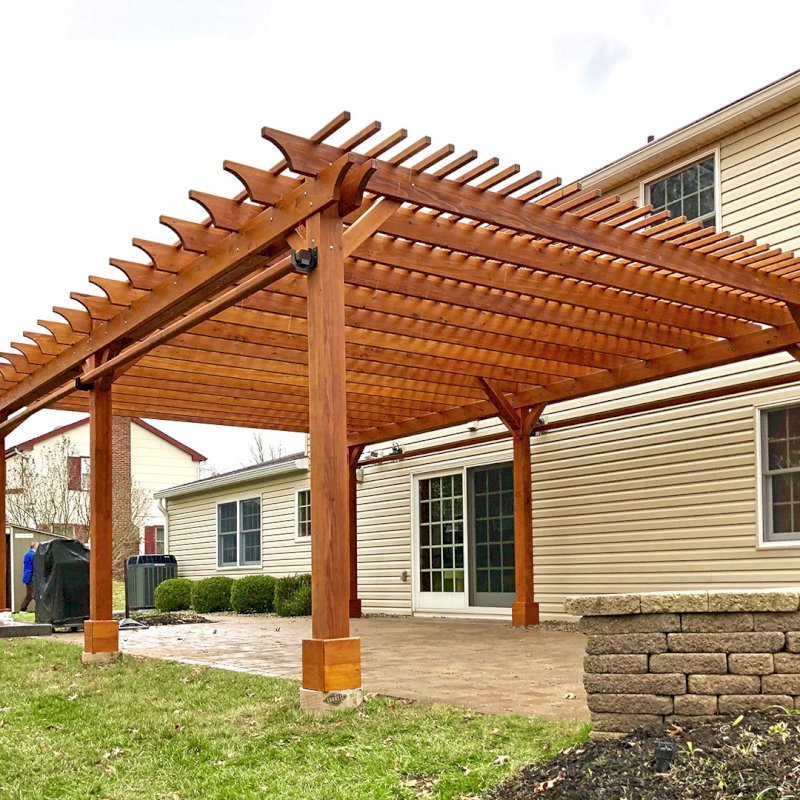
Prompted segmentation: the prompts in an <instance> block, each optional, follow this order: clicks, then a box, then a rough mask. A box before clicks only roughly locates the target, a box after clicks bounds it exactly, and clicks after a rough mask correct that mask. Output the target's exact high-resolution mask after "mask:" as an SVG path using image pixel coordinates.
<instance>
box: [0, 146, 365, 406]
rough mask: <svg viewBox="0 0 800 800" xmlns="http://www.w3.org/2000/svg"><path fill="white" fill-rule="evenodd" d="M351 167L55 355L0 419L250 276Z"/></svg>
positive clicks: (318, 181) (5, 400)
mask: <svg viewBox="0 0 800 800" xmlns="http://www.w3.org/2000/svg"><path fill="white" fill-rule="evenodd" d="M362 163H363V159H362ZM353 165H354V158H353V157H352V156H349V155H348V156H345V157H343V158H342V159H339V160H337V162H336V163H335V164H333V165H331V166H330V168H328V169H326V170H323V171H322V172H321V173H320V175H319V177H318V178H315V179H311V180H310V181H307V182H303V184H301V185H300V186H298V187H297V188H296V189H294V190H293V191H292V192H290V193H289V194H288V195H287V196H286V197H285V198H284V199H282V200H280V201H279V202H278V203H277V204H276V205H275V206H274V207H272V208H270V209H266V210H265V211H262V212H261V213H260V214H259V215H258V217H255V218H254V219H253V220H251V221H250V222H248V223H247V225H245V226H244V227H243V228H242V229H241V230H240V231H239V233H236V234H230V235H229V236H228V237H226V238H225V239H224V240H223V241H221V242H220V243H219V244H217V245H215V246H214V247H213V248H212V249H211V250H209V252H208V253H207V254H206V255H200V256H198V257H197V259H196V260H195V262H194V263H193V264H191V265H190V266H189V267H187V268H185V269H184V270H182V271H181V273H180V275H178V276H177V278H176V279H175V281H174V282H173V283H170V284H162V285H159V286H158V287H156V288H155V289H153V291H152V292H151V293H149V294H148V296H146V297H143V298H141V299H139V300H137V301H136V302H135V303H133V304H132V305H131V307H130V310H129V311H128V312H127V313H123V314H119V315H117V316H116V317H114V318H113V319H111V320H109V321H108V323H107V324H105V325H103V326H102V327H100V328H98V330H97V331H94V332H93V333H91V334H89V335H88V336H87V337H86V339H85V340H84V342H82V344H81V345H80V346H76V347H73V348H70V349H69V350H67V351H65V352H64V353H62V354H61V355H59V356H56V358H54V359H52V360H51V361H50V362H48V363H47V364H45V365H43V366H42V367H41V369H39V370H37V371H36V375H35V376H34V377H32V378H31V379H29V380H26V381H25V382H24V383H22V384H20V385H19V386H17V387H16V388H15V389H11V390H9V391H6V392H4V393H3V394H2V396H0V414H8V413H10V412H11V411H14V410H16V409H18V408H20V407H22V406H24V405H26V404H27V403H29V402H31V401H33V400H36V399H38V398H39V397H41V396H42V395H43V394H46V393H47V392H48V391H50V390H51V389H53V388H56V387H57V386H58V384H59V383H63V382H64V381H65V380H69V379H70V378H72V377H74V376H75V375H77V374H78V372H79V371H80V369H81V367H82V365H83V363H84V362H85V361H86V359H87V358H88V357H89V356H90V355H92V354H93V353H96V352H99V351H101V350H103V349H104V348H107V347H109V346H111V345H113V344H115V343H117V342H120V341H124V340H135V339H138V338H141V337H143V336H147V335H148V334H149V333H151V332H152V331H153V330H155V329H156V328H158V327H159V326H160V325H162V324H164V323H165V322H169V321H170V320H171V319H174V318H175V317H176V316H177V315H178V314H180V313H182V312H184V311H186V310H188V309H190V308H192V307H193V306H196V305H198V304H199V303H201V302H202V301H203V300H207V299H208V298H210V297H212V296H213V295H214V294H216V293H217V292H218V291H220V290H221V289H224V288H225V287H226V286H230V285H231V284H232V283H234V281H236V280H237V279H239V278H241V277H242V276H244V275H246V274H247V273H248V272H252V271H253V270H254V269H256V268H257V267H258V266H259V265H260V264H261V263H263V261H264V257H265V255H267V254H269V253H270V248H272V247H273V246H275V245H278V246H280V247H283V246H284V245H283V244H282V243H283V241H284V240H285V237H286V236H287V234H288V233H290V232H291V231H293V230H294V229H295V228H296V227H297V226H298V225H299V224H300V223H302V222H303V221H304V220H306V219H307V218H308V217H309V216H310V215H311V214H313V213H316V212H318V211H320V210H322V209H324V208H327V207H328V206H330V205H332V204H334V203H336V202H337V201H338V199H339V192H340V190H341V188H342V184H343V183H344V180H345V177H346V175H347V173H348V171H349V170H350V168H351V167H352V166H353Z"/></svg>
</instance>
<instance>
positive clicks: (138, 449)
mask: <svg viewBox="0 0 800 800" xmlns="http://www.w3.org/2000/svg"><path fill="white" fill-rule="evenodd" d="M87 428H88V426H87ZM81 430H82V429H81ZM198 468H199V464H198V462H196V461H192V457H191V456H190V455H188V454H187V453H185V452H184V451H183V450H181V449H180V448H178V447H175V445H173V444H170V443H169V442H167V441H166V440H164V439H162V438H161V437H160V436H156V435H155V434H154V433H152V432H151V431H148V430H146V429H145V428H142V427H141V426H140V425H137V424H136V423H135V422H134V423H131V478H132V479H133V481H134V482H135V483H136V484H137V485H138V486H139V487H141V488H142V489H143V490H144V491H145V492H147V494H148V495H149V496H150V498H151V501H152V502H151V508H150V515H149V518H148V520H147V523H146V524H148V525H161V524H163V522H164V515H163V514H162V513H161V510H160V509H159V507H158V503H157V502H156V500H155V499H153V495H154V494H155V493H156V492H158V491H160V490H161V489H167V488H169V487H170V486H178V485H180V484H182V483H189V482H190V481H196V480H197V478H198V477H199V475H198Z"/></svg>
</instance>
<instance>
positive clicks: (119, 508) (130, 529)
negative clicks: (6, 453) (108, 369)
mask: <svg viewBox="0 0 800 800" xmlns="http://www.w3.org/2000/svg"><path fill="white" fill-rule="evenodd" d="M77 455H78V453H77V450H76V448H75V447H74V445H73V444H72V442H70V440H69V438H67V437H66V436H65V437H63V438H61V439H59V440H57V441H56V442H54V443H53V444H51V445H48V446H45V447H43V448H42V449H41V451H40V453H39V455H38V457H36V458H34V457H33V456H32V455H27V454H25V453H20V454H19V455H18V456H17V457H15V458H14V459H13V460H12V461H11V463H10V464H9V470H8V479H7V486H8V491H7V515H8V521H9V523H10V524H11V525H19V526H22V527H25V528H34V529H35V530H40V531H47V532H50V533H61V534H65V533H67V534H72V535H75V534H77V533H78V532H79V531H86V532H87V534H88V532H89V492H88V491H85V490H84V489H88V486H87V487H82V489H81V490H80V491H76V490H73V489H70V475H69V459H70V457H74V456H77ZM112 493H113V497H112V530H113V563H114V575H115V577H121V576H122V575H123V573H124V565H125V561H126V560H127V558H128V557H129V556H131V555H134V554H135V553H138V552H139V537H140V532H141V530H142V526H143V525H144V523H145V521H146V520H147V516H148V513H149V510H150V503H151V498H150V495H149V493H148V492H147V491H145V490H144V489H143V488H142V487H141V486H139V485H138V484H137V483H135V482H134V481H132V480H127V479H124V478H120V477H119V476H114V479H113V482H112Z"/></svg>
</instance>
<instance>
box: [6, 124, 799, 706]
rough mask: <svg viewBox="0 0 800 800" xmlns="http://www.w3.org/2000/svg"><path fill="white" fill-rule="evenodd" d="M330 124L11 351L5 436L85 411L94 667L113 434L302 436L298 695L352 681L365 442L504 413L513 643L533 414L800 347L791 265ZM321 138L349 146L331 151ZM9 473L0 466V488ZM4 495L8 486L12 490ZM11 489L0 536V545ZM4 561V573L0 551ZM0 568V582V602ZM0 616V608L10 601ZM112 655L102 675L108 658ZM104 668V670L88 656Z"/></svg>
mask: <svg viewBox="0 0 800 800" xmlns="http://www.w3.org/2000/svg"><path fill="white" fill-rule="evenodd" d="M348 122H349V115H348V114H341V115H340V116H338V117H337V118H336V119H334V120H332V121H331V122H330V123H328V124H327V125H326V126H325V127H323V128H322V130H320V131H319V132H318V133H316V134H315V135H314V136H311V137H310V138H303V137H300V136H296V135H292V134H289V133H284V132H282V131H277V130H273V129H271V128H265V129H264V130H263V132H262V133H263V136H264V138H266V139H267V140H268V141H269V142H272V143H273V144H274V145H275V146H276V147H277V148H278V149H279V150H280V151H281V155H282V158H281V160H280V161H279V162H278V163H277V164H276V165H275V166H273V167H272V168H271V169H263V168H257V167H252V166H246V165H244V164H238V163H232V162H225V164H224V168H225V169H226V170H227V171H229V172H230V173H232V174H233V175H235V176H236V177H237V178H239V179H240V180H241V182H242V184H243V186H244V190H243V191H242V192H241V193H240V194H238V195H236V196H235V197H219V196H215V195H211V194H207V193H204V192H201V191H192V192H190V193H189V196H190V197H191V198H192V199H193V200H195V201H196V202H197V203H199V204H200V206H202V207H203V209H205V212H206V213H207V218H206V219H204V220H203V221H202V222H192V221H187V220H182V219H175V218H173V217H162V218H161V222H162V223H163V224H164V225H166V226H167V227H169V228H170V229H171V230H172V231H174V233H175V234H176V235H177V237H178V241H177V242H174V243H172V244H164V243H159V242H152V241H145V240H141V239H134V240H133V242H134V244H135V245H136V246H137V247H138V248H140V249H141V250H142V251H144V253H145V254H146V256H147V260H145V261H144V262H143V263H134V262H131V261H124V260H119V259H111V262H110V263H111V264H112V265H113V266H114V267H116V268H117V269H118V270H119V271H120V273H121V275H122V276H124V279H122V280H120V279H117V280H112V279H110V278H106V277H92V278H90V280H91V282H92V283H93V284H95V285H96V286H97V287H98V288H99V289H100V290H101V292H102V294H98V295H87V294H78V293H74V294H72V295H71V297H72V299H73V300H74V301H77V303H78V304H80V305H81V306H82V307H83V309H84V310H78V309H76V308H74V307H73V308H67V307H57V308H55V309H54V311H55V312H56V313H57V314H58V315H59V316H60V318H61V319H60V320H58V321H50V320H40V321H39V325H40V326H42V328H43V329H46V330H47V331H48V332H47V333H45V332H43V331H42V332H33V331H32V332H26V333H25V334H24V336H25V338H26V341H23V342H19V343H13V344H12V347H13V350H14V352H9V353H2V354H0V356H2V358H4V359H5V360H6V362H7V363H2V362H0V454H1V453H3V452H4V447H3V439H4V437H5V436H7V435H8V433H10V432H11V431H12V430H13V429H14V428H15V427H16V426H17V425H18V424H19V423H20V422H21V421H22V420H23V419H25V418H27V417H29V416H30V415H31V414H32V413H34V412H35V411H37V410H38V409H41V408H45V407H51V408H60V409H68V410H73V411H85V410H87V409H88V410H89V413H90V415H91V436H92V438H91V442H92V444H91V459H92V470H91V508H92V520H91V544H92V585H91V598H92V599H91V620H90V621H89V622H88V623H87V625H86V637H85V651H86V654H87V658H88V660H98V659H100V660H103V659H109V658H112V657H113V655H109V654H116V653H117V652H118V650H119V646H118V638H117V630H116V625H115V623H113V622H112V621H111V619H112V614H111V563H110V555H111V546H110V543H111V522H110V497H111V491H110V481H111V478H110V470H111V467H110V463H111V458H110V442H111V436H110V428H111V416H112V414H124V415H132V416H139V417H145V418H155V419H166V420H183V421H191V422H206V423H215V424H224V425H242V426H248V427H259V428H272V429H281V430H289V431H303V432H306V431H307V432H310V437H311V442H312V449H313V454H312V458H311V503H312V518H313V520H314V531H313V537H312V572H313V589H312V592H313V627H312V638H311V639H310V640H308V641H306V642H305V645H304V649H303V686H304V687H305V688H306V689H309V690H316V691H319V692H329V691H340V690H349V689H356V688H358V687H359V686H360V651H359V642H358V640H357V639H354V638H350V635H349V634H350V631H349V617H350V616H351V615H357V614H358V613H360V612H359V603H358V599H357V591H356V562H355V544H356V542H355V538H356V537H355V465H356V464H357V463H358V460H359V457H360V455H361V452H362V450H363V448H364V447H365V446H366V445H369V444H372V443H377V442H384V441H391V440H394V439H398V438H400V437H404V436H407V435H411V434H417V433H423V432H426V431H433V430H436V429H439V428H444V427H447V426H450V425H454V424H458V423H465V422H469V421H472V420H477V419H484V418H489V417H495V416H498V417H499V418H500V419H501V420H502V421H503V423H504V424H505V425H506V426H507V428H508V429H509V431H510V434H511V436H512V438H513V445H514V448H513V449H514V479H515V526H516V531H515V542H516V544H515V564H516V566H515V569H516V593H517V598H516V602H515V603H514V606H513V622H514V624H515V625H529V624H535V623H536V622H537V621H538V608H537V604H536V602H535V599H534V594H533V559H532V547H533V532H532V521H531V481H530V475H531V463H530V458H531V453H530V433H531V430H532V428H533V426H534V425H535V423H536V421H537V420H538V419H539V416H540V414H541V412H542V409H543V408H544V407H545V406H546V405H547V404H551V403H554V402H558V401H563V400H569V399H572V398H578V397H582V396H586V395H589V394H592V393H597V392H603V391H606V390H610V389H615V388H620V387H626V386H632V385H635V384H639V383H643V382H646V381H652V380H656V379H659V378H666V377H668V376H676V375H680V374H683V373H687V372H690V371H694V370H698V369H703V368H706V367H712V366H715V365H720V364H725V363H729V362H733V361H739V360H742V359H747V358H750V357H754V356H760V355H765V354H769V353H773V352H776V351H781V350H788V351H790V352H792V353H794V352H795V348H796V347H797V343H798V342H800V330H798V325H797V321H798V319H799V318H800V317H798V314H799V313H800V312H798V307H800V281H799V280H798V278H799V277H800V259H798V258H795V257H794V255H793V254H791V253H783V252H781V251H780V250H778V249H775V248H770V247H769V246H767V245H766V244H757V243H756V242H754V241H744V240H743V238H742V237H741V236H730V235H728V234H727V233H718V232H716V231H715V230H714V229H713V228H703V227H701V226H700V224H699V223H698V222H687V221H686V220H685V219H682V218H680V219H671V218H669V216H668V214H667V213H665V212H660V213H652V209H651V208H650V207H647V206H645V207H637V205H636V204H635V203H634V202H633V201H626V202H620V200H619V198H618V197H615V196H599V194H598V193H597V192H593V191H584V190H582V188H581V186H580V185H578V184H571V185H568V186H563V187H562V186H560V182H559V181H558V180H544V179H543V178H542V176H541V174H540V173H539V172H531V173H528V174H525V175H522V176H520V170H519V167H518V166H517V165H511V166H508V167H502V166H500V164H499V163H498V160H497V159H489V160H486V161H480V160H479V159H478V158H477V154H476V153H475V151H469V152H466V153H459V154H456V152H455V149H454V148H453V147H452V146H450V145H448V146H446V147H441V148H438V149H437V148H434V147H432V146H431V142H430V139H429V138H427V137H425V138H422V139H419V140H418V141H414V142H412V143H411V144H407V141H406V132H405V131H404V130H401V131H398V132H397V133H395V134H392V135H391V136H388V137H385V138H382V136H381V134H380V133H379V131H380V124H379V123H377V122H376V123H372V124H370V125H368V126H367V127H365V128H364V129H363V130H359V131H357V132H354V133H352V134H351V135H349V136H347V134H346V132H341V131H340V129H342V128H343V127H344V126H345V125H346V124H347V123H348ZM332 137H338V138H340V139H344V141H343V143H341V144H339V145H333V144H331V143H330V140H331V138H332ZM4 468H5V465H4V464H3V463H2V456H0V478H2V472H3V470H4ZM0 486H5V483H4V481H2V482H0ZM4 519H5V517H4V491H0V530H2V528H3V526H4ZM0 542H2V544H0V561H2V562H3V563H4V561H5V551H4V539H3V537H0ZM4 576H5V569H4V568H3V564H0V582H2V581H4ZM0 591H2V593H0V597H4V596H5V594H4V590H3V587H2V583H0ZM103 654H106V655H103ZM95 656H97V658H94V657H95Z"/></svg>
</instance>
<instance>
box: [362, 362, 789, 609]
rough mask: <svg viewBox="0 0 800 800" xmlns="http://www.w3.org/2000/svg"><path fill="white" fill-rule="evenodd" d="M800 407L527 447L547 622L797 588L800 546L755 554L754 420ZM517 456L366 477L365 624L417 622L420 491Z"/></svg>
mask: <svg viewBox="0 0 800 800" xmlns="http://www.w3.org/2000/svg"><path fill="white" fill-rule="evenodd" d="M793 367H794V364H793V362H792V361H791V360H790V359H789V358H788V357H786V356H784V355H779V356H775V357H770V358H767V359H761V360H759V361H754V362H751V363H749V364H748V365H746V366H742V365H740V366H739V367H737V368H732V367H726V368H722V369H717V370H713V371H706V372H704V373H701V374H697V375H693V376H688V377H684V378H680V379H673V380H670V381H661V382H659V384H658V385H657V386H655V385H654V386H648V387H640V388H638V389H631V390H626V391H618V392H615V393H613V394H608V395H605V396H603V397H596V398H587V399H585V400H582V401H574V402H572V403H570V404H562V405H560V406H553V407H552V409H550V410H548V411H547V412H546V417H547V418H548V419H551V420H555V419H558V418H560V417H564V416H573V415H577V414H581V413H589V412H592V411H596V410H600V409H602V408H609V407H615V406H618V405H629V404H631V403H637V402H643V401H649V400H651V399H653V397H654V396H666V395H668V394H676V393H678V394H680V393H684V392H688V391H692V390H695V389H697V390H701V389H706V388H713V387H716V386H719V385H721V384H725V383H730V382H732V381H736V382H741V381H745V380H754V379H757V378H760V377H766V376H768V375H775V374H780V373H783V372H786V371H787V369H792V368H793ZM776 402H780V403H783V402H800V385H797V386H790V387H788V388H778V389H771V390H768V391H762V392H758V393H751V394H748V395H743V396H740V397H733V398H723V399H720V400H716V401H712V402H704V403H696V404H692V405H684V406H678V407H675V408H670V409H664V410H662V411H659V412H649V413H647V414H640V415H635V416H630V417H623V418H619V419H616V420H608V421H605V422H601V423H592V424H587V425H581V426H575V427H571V428H565V429H562V430H558V431H551V432H546V433H544V434H542V435H541V436H538V437H536V438H534V440H533V442H532V473H533V474H532V481H533V528H534V569H535V592H536V596H537V600H538V601H539V603H540V604H541V613H542V617H543V618H545V619H547V618H554V617H558V616H560V615H561V614H562V609H563V600H564V597H565V596H566V595H568V594H576V593H597V592H627V591H631V592H633V591H655V590H673V589H674V590H679V589H688V588H702V587H707V586H712V585H713V586H715V587H718V588H734V587H744V588H757V587H765V586H781V585H797V584H798V583H800V548H780V549H778V548H774V549H761V550H759V549H757V535H758V523H757V520H758V513H759V511H758V509H757V505H756V495H757V485H758V475H757V471H756V441H757V437H756V431H755V426H756V408H757V407H758V406H762V405H770V404H774V403H776ZM495 430H500V428H499V425H498V424H497V423H496V422H492V421H487V422H483V423H481V425H480V428H479V430H478V431H476V432H475V433H473V434H469V433H468V432H467V430H466V428H465V427H461V428H457V429H449V430H447V431H441V432H439V433H437V434H435V435H431V436H426V437H418V438H417V439H416V440H414V439H409V440H407V441H404V442H402V444H403V445H405V446H408V447H409V448H410V449H411V448H413V447H414V446H420V444H421V442H423V441H424V442H425V444H432V443H435V442H438V441H446V440H448V439H461V440H463V439H465V438H468V436H470V435H472V436H482V435H484V434H486V433H490V432H493V431H495ZM511 457H512V453H511V446H510V443H509V442H508V441H501V442H493V443H491V444H488V445H482V446H478V447H474V448H464V449H460V450H458V451H455V452H449V453H447V452H445V453H439V454H435V455H432V456H427V457H420V458H415V459H409V460H407V461H401V462H397V463H395V464H389V465H377V466H375V467H367V468H366V469H365V473H366V476H365V481H364V483H363V484H362V486H361V487H360V494H359V548H360V552H359V578H360V580H359V588H360V593H361V598H362V601H363V604H364V610H365V611H366V612H389V613H391V612H392V611H393V610H395V609H399V610H402V611H404V612H406V613H407V612H408V611H409V610H410V607H411V602H412V591H411V583H410V582H408V583H403V582H401V581H400V578H399V576H400V573H401V572H402V571H403V570H410V569H411V541H412V531H411V524H412V523H411V481H412V476H413V475H414V474H419V473H428V474H430V473H431V472H435V471H442V472H444V471H447V470H450V469H452V468H453V467H458V468H460V467H461V466H462V465H470V464H472V463H476V462H483V463H500V462H503V461H508V460H510V459H511Z"/></svg>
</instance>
